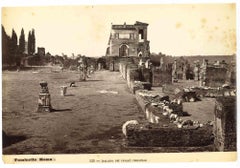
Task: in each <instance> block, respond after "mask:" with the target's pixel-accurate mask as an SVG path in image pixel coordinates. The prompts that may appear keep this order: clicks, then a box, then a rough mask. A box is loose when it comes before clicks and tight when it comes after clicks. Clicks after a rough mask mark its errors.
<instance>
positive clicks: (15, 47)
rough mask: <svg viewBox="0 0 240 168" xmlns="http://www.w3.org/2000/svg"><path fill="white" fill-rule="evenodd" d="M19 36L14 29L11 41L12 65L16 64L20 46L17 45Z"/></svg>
mask: <svg viewBox="0 0 240 168" xmlns="http://www.w3.org/2000/svg"><path fill="white" fill-rule="evenodd" d="M17 39H18V38H17V34H16V32H15V31H14V29H12V36H11V40H10V61H9V63H10V64H14V63H16V55H17V50H18V45H17V41H18V40H17Z"/></svg>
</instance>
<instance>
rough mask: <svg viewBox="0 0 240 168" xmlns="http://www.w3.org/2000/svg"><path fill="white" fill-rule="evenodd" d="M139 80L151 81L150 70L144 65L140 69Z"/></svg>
mask: <svg viewBox="0 0 240 168" xmlns="http://www.w3.org/2000/svg"><path fill="white" fill-rule="evenodd" d="M140 81H143V82H150V83H151V82H152V72H151V70H150V69H147V68H144V67H142V68H141V69H140Z"/></svg>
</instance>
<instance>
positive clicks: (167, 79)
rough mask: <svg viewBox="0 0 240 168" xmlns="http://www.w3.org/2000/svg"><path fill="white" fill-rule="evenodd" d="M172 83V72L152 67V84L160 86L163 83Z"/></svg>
mask: <svg viewBox="0 0 240 168" xmlns="http://www.w3.org/2000/svg"><path fill="white" fill-rule="evenodd" d="M170 83H172V74H171V72H168V71H162V70H160V69H154V70H153V71H152V86H156V87H157V86H162V85H163V84H170Z"/></svg>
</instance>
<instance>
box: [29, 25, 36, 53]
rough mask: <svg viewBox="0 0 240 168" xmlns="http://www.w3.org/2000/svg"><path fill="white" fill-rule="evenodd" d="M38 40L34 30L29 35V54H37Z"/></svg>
mask: <svg viewBox="0 0 240 168" xmlns="http://www.w3.org/2000/svg"><path fill="white" fill-rule="evenodd" d="M35 48H36V39H35V32H34V29H32V31H29V33H28V54H30V55H32V54H34V53H35Z"/></svg>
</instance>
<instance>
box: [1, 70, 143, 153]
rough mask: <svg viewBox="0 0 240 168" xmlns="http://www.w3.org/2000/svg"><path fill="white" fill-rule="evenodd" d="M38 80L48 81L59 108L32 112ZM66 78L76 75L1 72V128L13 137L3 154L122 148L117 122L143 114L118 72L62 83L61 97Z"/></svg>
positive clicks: (141, 117)
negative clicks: (66, 87) (72, 85)
mask: <svg viewBox="0 0 240 168" xmlns="http://www.w3.org/2000/svg"><path fill="white" fill-rule="evenodd" d="M41 80H46V81H47V82H48V84H49V91H50V93H51V98H52V106H53V108H54V109H56V110H59V111H56V112H52V113H36V112H35V111H36V108H37V99H38V92H39V90H40V86H39V81H41ZM72 80H75V81H77V80H78V74H76V73H73V72H63V73H49V72H42V73H32V72H30V71H29V72H19V73H17V72H8V73H3V130H4V131H5V132H6V133H7V134H8V135H10V136H14V137H12V139H11V141H12V142H13V143H12V144H11V145H9V146H7V147H5V148H4V149H3V152H4V154H38V153H42V154H51V153H106V152H107V153H118V152H124V151H126V150H127V149H125V148H124V138H123V135H122V132H121V126H122V124H123V123H124V122H125V121H127V120H131V119H137V120H142V119H143V118H144V116H143V113H142V112H140V111H139V108H138V106H137V103H136V100H135V98H134V95H132V94H131V93H129V91H128V89H127V86H126V82H125V81H124V80H123V79H122V78H121V77H120V74H119V73H118V72H109V71H99V72H96V73H95V74H94V75H93V76H92V77H91V78H89V80H88V81H86V82H76V85H77V87H72V88H70V87H68V90H67V96H65V97H63V96H61V95H60V86H62V85H68V84H69V83H68V82H69V81H72ZM107 91H109V92H107ZM106 92H107V93H106ZM20 140H21V141H20ZM18 141H19V142H18ZM14 142H17V143H14Z"/></svg>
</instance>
